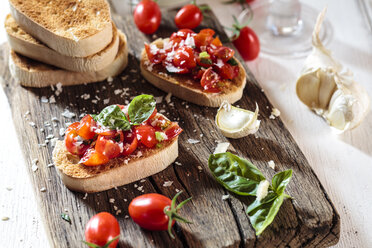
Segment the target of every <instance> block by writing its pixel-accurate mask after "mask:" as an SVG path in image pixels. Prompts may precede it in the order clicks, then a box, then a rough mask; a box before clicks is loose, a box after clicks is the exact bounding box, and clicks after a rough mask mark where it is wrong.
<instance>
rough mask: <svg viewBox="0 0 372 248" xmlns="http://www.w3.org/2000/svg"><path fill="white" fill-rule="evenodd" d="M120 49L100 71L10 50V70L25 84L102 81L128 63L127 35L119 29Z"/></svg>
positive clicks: (36, 85) (73, 83)
mask: <svg viewBox="0 0 372 248" xmlns="http://www.w3.org/2000/svg"><path fill="white" fill-rule="evenodd" d="M118 35H119V51H118V53H117V55H116V58H115V60H114V61H113V62H112V63H111V64H109V65H108V66H106V67H105V68H103V69H101V70H99V71H91V72H73V71H67V70H63V69H59V68H57V67H53V66H51V65H47V64H43V63H41V62H37V61H35V60H32V59H29V58H26V57H24V56H22V55H19V54H17V53H15V52H14V51H11V52H10V58H9V70H10V73H11V74H12V76H13V78H14V79H15V80H16V81H17V82H18V83H20V84H22V85H23V86H28V87H37V88H40V87H46V86H50V85H55V84H58V83H61V84H62V85H77V84H84V83H92V82H98V81H102V80H104V79H106V78H108V77H114V76H116V75H118V74H119V73H120V72H121V71H122V70H124V68H125V67H126V66H127V64H128V45H127V39H126V36H125V35H124V34H123V33H122V32H120V31H118Z"/></svg>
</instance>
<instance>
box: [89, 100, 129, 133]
mask: <svg viewBox="0 0 372 248" xmlns="http://www.w3.org/2000/svg"><path fill="white" fill-rule="evenodd" d="M95 120H96V121H97V122H98V124H100V125H101V126H104V127H107V128H110V129H122V130H124V131H126V130H130V129H131V125H130V123H129V121H128V119H127V117H126V115H125V114H124V112H123V111H122V110H121V108H120V107H119V106H117V105H111V106H108V107H106V108H104V109H103V110H102V111H101V113H99V115H97V116H95Z"/></svg>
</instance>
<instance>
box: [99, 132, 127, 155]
mask: <svg viewBox="0 0 372 248" xmlns="http://www.w3.org/2000/svg"><path fill="white" fill-rule="evenodd" d="M120 143H121V142H120ZM120 143H118V142H116V141H114V140H112V139H110V138H107V137H105V136H101V135H99V136H98V138H97V142H96V145H95V149H96V151H97V152H98V153H101V154H103V155H105V156H106V157H108V158H109V159H112V158H115V157H117V156H119V155H120V152H121V149H120ZM121 146H122V147H123V143H121Z"/></svg>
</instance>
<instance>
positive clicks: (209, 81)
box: [200, 67, 221, 93]
mask: <svg viewBox="0 0 372 248" xmlns="http://www.w3.org/2000/svg"><path fill="white" fill-rule="evenodd" d="M219 82H220V76H218V74H217V73H216V72H214V71H213V70H212V67H209V68H208V69H207V70H206V71H205V72H204V74H203V77H202V79H201V80H200V84H201V86H202V87H203V88H204V91H206V92H210V93H217V92H220V91H221V90H220V89H219V87H218V83H219Z"/></svg>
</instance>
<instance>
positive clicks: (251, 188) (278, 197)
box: [208, 152, 292, 235]
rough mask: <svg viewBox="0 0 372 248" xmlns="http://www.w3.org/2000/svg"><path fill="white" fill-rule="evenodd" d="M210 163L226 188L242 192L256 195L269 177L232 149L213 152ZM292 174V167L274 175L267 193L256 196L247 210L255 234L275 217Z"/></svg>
mask: <svg viewBox="0 0 372 248" xmlns="http://www.w3.org/2000/svg"><path fill="white" fill-rule="evenodd" d="M208 166H209V169H210V170H211V172H212V174H213V176H214V177H215V178H216V180H217V181H218V182H219V183H220V184H221V185H222V186H223V187H225V188H226V189H227V190H229V191H231V192H233V193H235V194H238V195H243V196H257V188H258V185H259V184H260V182H261V181H263V180H266V179H265V177H264V176H263V175H262V173H261V171H260V170H259V169H258V168H257V167H256V166H254V165H253V164H252V163H251V162H249V161H248V160H246V159H243V158H240V157H238V156H236V155H234V154H232V153H230V152H225V153H218V154H211V155H210V157H209V160H208ZM291 178H292V170H285V171H282V172H279V173H277V174H276V175H274V177H273V179H272V182H271V186H270V187H269V190H268V194H267V195H266V197H265V198H263V199H261V200H259V199H258V198H257V197H256V199H255V201H254V202H253V203H251V204H250V205H249V206H248V208H247V211H246V212H247V214H248V217H249V219H250V222H251V224H252V226H253V228H254V229H255V230H256V235H260V234H261V233H262V232H263V231H264V230H265V228H266V227H268V226H269V225H270V224H271V223H272V222H273V220H274V218H275V216H276V214H277V213H278V211H279V209H280V206H281V205H282V203H283V200H284V199H285V198H287V197H290V196H288V195H287V194H285V193H284V190H285V188H286V187H287V185H288V183H289V181H290V180H291Z"/></svg>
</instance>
